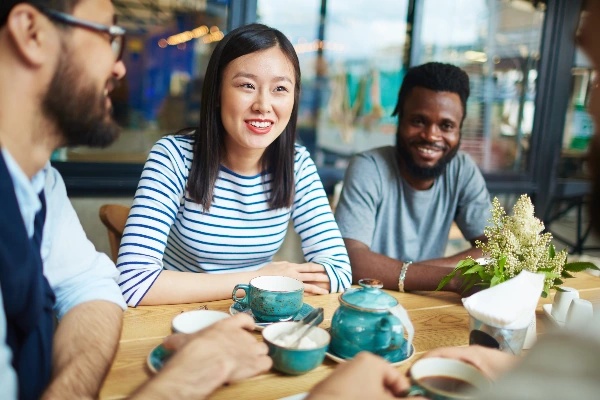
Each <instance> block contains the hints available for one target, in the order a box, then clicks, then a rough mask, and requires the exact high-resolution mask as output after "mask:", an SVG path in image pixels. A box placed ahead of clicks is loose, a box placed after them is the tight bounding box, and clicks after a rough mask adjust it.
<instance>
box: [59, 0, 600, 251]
mask: <svg viewBox="0 0 600 400" xmlns="http://www.w3.org/2000/svg"><path fill="white" fill-rule="evenodd" d="M113 3H114V6H115V8H116V10H117V14H118V17H119V24H120V25H122V26H124V27H125V28H127V30H128V41H127V47H126V50H125V55H124V62H125V65H126V67H127V71H128V72H127V76H126V77H125V79H124V80H123V81H122V84H121V85H120V86H119V88H118V89H117V90H115V91H114V92H113V93H112V96H111V97H112V101H113V104H114V110H115V117H116V119H117V121H118V122H119V123H120V125H121V126H122V127H123V133H122V135H121V137H120V139H119V140H118V141H117V142H116V143H114V144H113V145H111V146H110V147H108V148H106V149H100V150H99V149H88V148H73V149H60V150H58V151H57V152H56V153H55V154H54V155H53V165H54V166H55V167H57V168H58V169H59V171H60V172H61V173H62V174H63V177H64V178H65V182H66V184H67V190H68V191H69V195H70V197H71V200H72V202H73V204H74V206H75V208H76V210H77V212H78V214H79V216H80V219H81V220H82V223H83V225H84V228H85V229H86V232H87V233H88V236H90V238H91V239H92V241H94V243H95V244H96V246H97V247H98V248H99V249H100V250H103V251H108V250H107V249H108V244H107V241H106V239H105V236H106V232H105V231H104V228H103V227H102V225H100V222H99V220H98V217H97V211H98V207H99V206H100V205H101V204H105V203H119V204H124V205H128V206H129V205H130V204H131V199H132V197H133V194H134V192H135V188H136V186H137V181H138V178H139V176H140V174H141V170H142V166H143V163H144V161H145V160H146V157H147V155H148V152H149V150H150V148H151V146H152V145H153V144H154V143H155V142H156V141H157V140H158V139H159V138H160V137H162V136H163V135H166V134H172V133H174V132H176V131H178V130H179V129H182V128H184V127H189V126H195V125H197V124H198V120H199V109H200V97H201V91H202V84H203V79H204V74H205V69H206V66H207V63H208V60H209V58H210V55H211V53H212V50H213V49H214V47H215V45H216V43H217V42H218V41H219V40H221V38H222V37H223V35H224V34H226V33H227V32H228V31H230V30H232V29H234V28H236V27H238V26H241V25H244V24H248V23H252V22H260V23H264V24H266V25H269V26H272V27H274V28H277V29H279V30H281V31H282V32H283V33H284V34H285V35H286V36H287V37H288V38H289V39H290V41H291V42H292V43H293V44H294V46H295V48H296V51H297V53H298V57H299V59H300V63H301V70H302V93H301V99H300V113H299V123H298V141H299V142H300V143H302V144H303V145H305V146H306V147H307V148H308V149H309V150H310V152H311V154H312V157H313V159H314V160H315V163H316V164H317V167H318V169H319V174H320V176H321V179H322V180H323V183H324V185H325V188H326V190H327V191H328V193H329V194H331V195H332V196H333V193H334V187H335V185H336V183H338V182H339V181H341V180H342V179H343V175H344V170H345V168H346V166H347V164H348V161H349V158H350V157H351V156H352V155H353V154H355V153H357V152H361V151H365V150H368V149H371V148H374V147H379V146H385V145H394V144H395V129H396V123H397V119H396V118H395V117H392V116H391V114H392V111H393V109H394V106H395V104H396V98H397V95H398V90H399V88H400V85H401V83H402V79H403V77H404V74H405V72H406V70H407V69H408V68H410V67H411V66H414V65H419V64H422V63H425V62H429V61H440V62H447V63H452V64H455V65H457V66H460V67H461V68H463V69H464V70H465V71H466V72H467V73H468V74H469V77H470V80H471V97H470V99H469V102H468V105H467V119H466V120H465V123H464V126H463V129H462V140H461V149H462V150H464V151H466V152H468V153H469V154H470V155H471V156H472V157H473V158H474V160H475V161H476V163H477V164H478V165H479V167H480V168H481V170H482V172H483V173H484V175H485V177H486V181H487V184H488V188H489V189H490V191H491V192H492V194H493V195H497V196H500V198H501V200H502V202H503V203H505V204H510V205H512V203H513V202H514V200H515V198H516V196H517V195H519V194H521V193H529V194H530V195H531V196H532V197H533V199H534V202H535V204H536V207H537V210H536V211H537V215H538V217H540V218H542V219H544V220H545V222H546V224H547V225H548V226H550V227H551V229H555V232H554V233H555V236H557V237H558V238H559V239H562V241H561V243H562V246H561V247H565V246H568V247H569V248H570V250H571V251H572V252H575V253H581V252H582V251H584V250H585V251H586V252H590V251H591V252H592V253H594V251H595V250H594V248H595V247H598V244H597V241H594V240H595V239H594V238H590V237H589V232H587V224H586V223H585V221H586V220H587V219H586V216H585V208H583V205H585V204H586V201H587V193H588V192H589V182H588V181H587V173H586V169H585V165H584V161H585V156H586V152H587V148H588V143H589V140H590V137H591V135H592V132H593V126H592V122H591V120H590V118H589V117H588V116H587V114H586V112H585V107H586V102H587V99H588V93H589V90H590V86H591V81H592V79H593V77H592V76H591V74H592V71H591V67H590V64H589V62H588V61H587V60H586V59H585V58H584V56H583V55H582V54H581V53H580V52H579V51H578V50H577V49H576V48H575V44H574V41H573V38H574V34H575V31H576V29H577V26H578V25H579V21H580V19H581V17H582V16H581V11H580V10H581V5H582V4H581V3H582V0H545V1H540V0H303V1H295V0H113ZM463 244H464V243H463Z"/></svg>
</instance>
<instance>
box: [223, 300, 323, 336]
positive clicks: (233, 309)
mask: <svg viewBox="0 0 600 400" xmlns="http://www.w3.org/2000/svg"><path fill="white" fill-rule="evenodd" d="M314 309H315V308H314V307H313V306H311V305H310V304H306V303H304V304H302V308H301V309H300V311H299V312H298V314H296V315H295V316H294V318H289V319H285V320H282V321H279V322H287V321H300V320H301V319H302V318H304V317H306V316H307V315H308V314H309V313H310V312H311V311H312V310H314ZM241 312H243V313H246V314H248V315H249V316H251V317H252V318H254V315H252V310H251V309H250V308H249V307H248V308H245V307H244V306H242V305H241V304H240V303H233V304H232V305H231V306H230V307H229V313H230V314H231V315H236V314H239V313H241ZM254 321H255V324H254V330H256V331H262V330H263V329H265V327H267V326H269V325H271V324H275V323H276V322H258V321H256V319H254Z"/></svg>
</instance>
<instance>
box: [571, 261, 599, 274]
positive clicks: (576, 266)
mask: <svg viewBox="0 0 600 400" xmlns="http://www.w3.org/2000/svg"><path fill="white" fill-rule="evenodd" d="M564 269H565V270H567V271H569V272H581V271H585V270H586V269H594V270H596V271H600V268H598V267H596V265H595V264H594V263H591V262H572V263H568V264H565V266H564Z"/></svg>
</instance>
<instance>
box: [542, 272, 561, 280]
mask: <svg viewBox="0 0 600 400" xmlns="http://www.w3.org/2000/svg"><path fill="white" fill-rule="evenodd" d="M544 275H546V279H553V280H554V279H557V278H560V274H555V273H554V272H544Z"/></svg>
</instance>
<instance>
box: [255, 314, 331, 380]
mask: <svg viewBox="0 0 600 400" xmlns="http://www.w3.org/2000/svg"><path fill="white" fill-rule="evenodd" d="M297 326H298V322H280V323H278V324H273V325H270V326H268V327H266V328H265V329H264V330H263V331H262V336H263V339H264V340H265V343H266V344H267V346H269V357H271V359H272V360H273V368H274V369H276V370H277V371H280V372H283V373H284V374H288V375H302V374H305V373H307V372H308V371H311V370H313V369H315V368H317V367H318V366H319V365H321V363H322V362H323V359H324V358H325V353H326V352H327V347H328V346H329V342H330V340H331V336H329V333H328V332H327V331H326V330H325V329H322V328H319V327H314V328H312V329H311V330H310V332H308V333H307V335H306V336H307V338H308V339H309V340H308V341H306V340H305V341H303V342H302V343H301V344H300V347H303V348H295V349H292V348H290V347H289V346H286V344H284V343H281V341H282V339H280V338H279V336H280V335H281V334H282V333H284V332H288V331H290V330H291V329H293V328H295V327H297ZM277 339H279V340H277ZM307 343H308V345H309V347H308V348H304V347H307V346H306V344H307ZM303 345H304V346H303Z"/></svg>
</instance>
